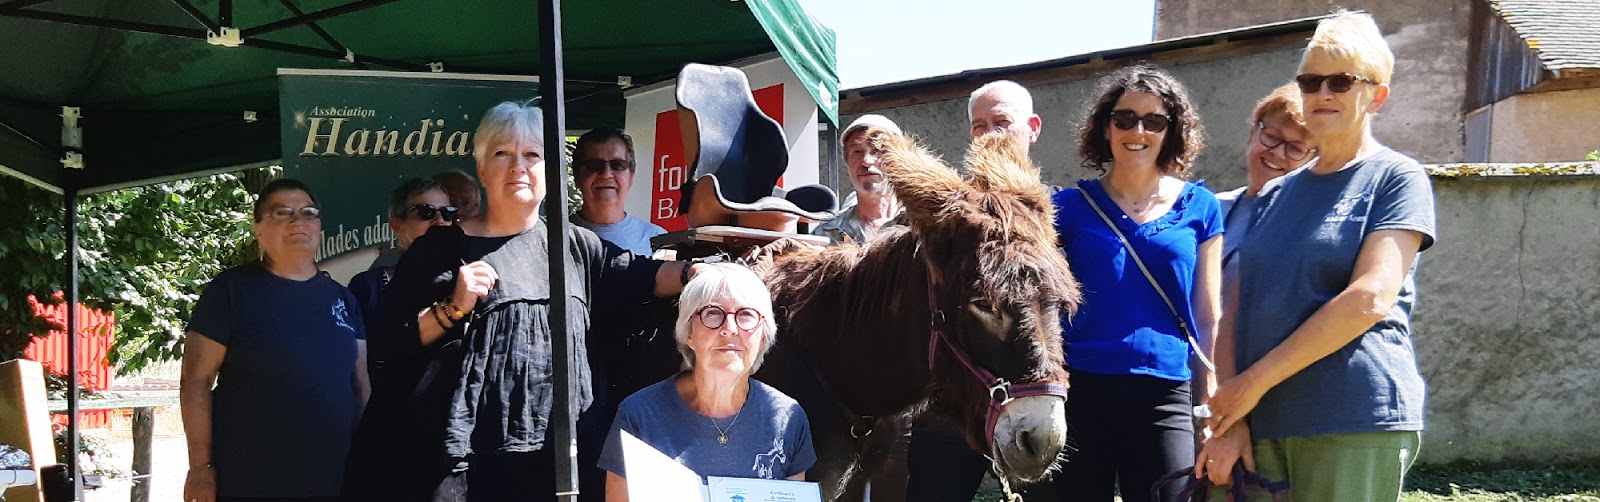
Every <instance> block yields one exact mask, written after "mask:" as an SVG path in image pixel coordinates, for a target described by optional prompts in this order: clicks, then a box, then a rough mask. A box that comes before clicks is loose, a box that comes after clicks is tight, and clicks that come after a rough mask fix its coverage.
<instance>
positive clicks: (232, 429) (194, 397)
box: [178, 179, 368, 502]
mask: <svg viewBox="0 0 1600 502" xmlns="http://www.w3.org/2000/svg"><path fill="white" fill-rule="evenodd" d="M253 213H254V219H255V224H254V225H252V226H251V230H252V231H253V232H254V233H255V236H256V240H257V242H258V243H259V244H260V247H261V253H262V255H261V261H259V262H255V263H250V264H246V265H241V266H238V267H234V268H230V269H228V270H224V271H222V273H220V274H217V277H216V278H215V279H212V280H211V283H210V284H208V285H206V288H205V291H204V292H202V293H201V294H200V300H199V301H197V302H195V306H194V312H193V314H192V315H191V317H190V319H189V327H188V333H187V336H185V337H184V342H183V348H184V350H183V377H182V384H181V389H180V390H179V397H178V399H179V404H180V405H181V407H182V412H183V429H184V435H185V436H186V437H187V438H188V443H189V474H188V479H187V480H186V481H185V482H184V486H183V500H185V501H188V502H213V501H229V500H267V499H270V500H286V501H318V500H326V501H336V500H338V498H337V497H338V495H339V488H340V483H341V479H342V477H343V476H342V473H343V470H344V463H345V455H346V454H347V453H348V452H349V448H350V438H351V435H352V434H353V432H354V430H355V427H356V418H357V417H358V416H360V414H361V408H362V406H363V405H365V404H366V397H367V390H368V386H367V370H366V360H365V357H366V342H365V341H364V340H363V339H364V338H365V337H366V335H365V331H364V330H363V326H362V322H361V310H360V308H359V307H358V306H357V305H356V300H355V297H354V296H353V295H351V294H350V291H349V290H347V289H345V288H344V286H341V285H339V283H338V282H335V281H334V280H333V279H331V278H329V277H328V276H327V274H324V273H322V272H320V271H318V270H317V264H316V256H317V248H318V246H319V244H320V242H319V240H318V234H319V233H320V232H321V231H322V214H321V211H320V210H318V209H317V200H316V198H315V197H312V195H311V189H310V188H308V187H307V186H306V185H305V184H304V183H301V182H300V181H297V180H292V179H281V180H277V181H274V182H272V183H269V184H267V186H266V187H265V188H264V189H262V191H261V195H260V197H259V198H257V199H256V203H255V208H254V211H253ZM213 384H215V388H213Z"/></svg>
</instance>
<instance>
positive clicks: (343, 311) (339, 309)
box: [333, 298, 356, 332]
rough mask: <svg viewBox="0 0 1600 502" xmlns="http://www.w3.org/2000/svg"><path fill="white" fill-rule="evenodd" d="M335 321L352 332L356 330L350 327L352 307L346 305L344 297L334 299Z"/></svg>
mask: <svg viewBox="0 0 1600 502" xmlns="http://www.w3.org/2000/svg"><path fill="white" fill-rule="evenodd" d="M333 323H334V324H337V325H339V327H341V328H344V329H348V330H350V331H351V332H354V331H355V330H356V329H355V328H352V327H350V309H349V308H347V307H345V305H344V299H343V298H340V299H338V300H334V302H333Z"/></svg>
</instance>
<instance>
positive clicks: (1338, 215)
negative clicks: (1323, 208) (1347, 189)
mask: <svg viewBox="0 0 1600 502" xmlns="http://www.w3.org/2000/svg"><path fill="white" fill-rule="evenodd" d="M1371 201H1372V194H1368V193H1363V194H1357V195H1349V196H1346V197H1345V198H1343V199H1339V203H1338V204H1334V205H1333V212H1332V213H1329V214H1328V218H1327V219H1325V220H1322V222H1323V223H1344V222H1346V221H1355V222H1362V221H1367V215H1366V214H1355V212H1356V209H1357V208H1364V207H1366V204H1363V202H1366V203H1370V202H1371Z"/></svg>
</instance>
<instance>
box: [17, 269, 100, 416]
mask: <svg viewBox="0 0 1600 502" xmlns="http://www.w3.org/2000/svg"><path fill="white" fill-rule="evenodd" d="M55 296H56V299H57V300H60V299H61V298H63V296H64V295H62V293H61V292H59V291H57V292H56V295H55ZM28 304H29V305H32V306H33V312H34V314H35V315H39V316H43V317H46V318H48V319H50V320H51V321H54V322H56V323H59V324H61V326H63V327H65V326H66V325H67V304H66V303H58V304H56V305H45V304H42V303H39V300H38V299H36V298H34V297H33V295H28ZM116 326H117V316H116V313H114V312H101V311H98V310H94V309H91V308H88V307H84V306H83V305H81V304H80V305H78V387H79V388H80V389H85V390H97V391H103V390H107V389H110V388H111V364H110V363H109V362H108V361H107V360H106V355H107V354H108V353H110V351H111V340H112V337H113V336H114V335H113V333H114V332H115V328H116ZM22 354H23V357H26V358H28V359H32V360H35V361H39V363H41V364H43V365H44V367H45V368H46V369H49V370H50V372H51V373H55V374H57V375H63V376H64V375H66V374H67V366H68V365H67V362H68V361H69V360H70V359H68V357H67V334H66V332H65V331H64V330H63V331H54V330H53V331H51V332H50V333H49V335H48V336H44V337H36V338H34V339H33V343H31V344H29V345H28V348H27V349H26V350H24V351H23V352H22ZM51 419H52V421H54V422H57V423H58V424H65V423H66V421H67V415H66V414H64V413H63V414H57V415H54V416H52V417H51ZM110 421H111V410H101V411H86V412H82V413H80V414H79V421H78V425H79V427H83V428H85V429H98V428H103V427H106V425H107V424H109V423H110Z"/></svg>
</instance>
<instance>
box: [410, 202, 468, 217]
mask: <svg viewBox="0 0 1600 502" xmlns="http://www.w3.org/2000/svg"><path fill="white" fill-rule="evenodd" d="M405 212H406V213H408V214H415V215H417V219H419V220H431V219H433V217H434V216H440V217H443V218H444V221H456V218H457V217H458V214H459V212H460V210H458V209H456V207H455V206H443V207H433V206H431V205H428V204H417V205H414V206H411V207H408V208H406V210H405Z"/></svg>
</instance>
